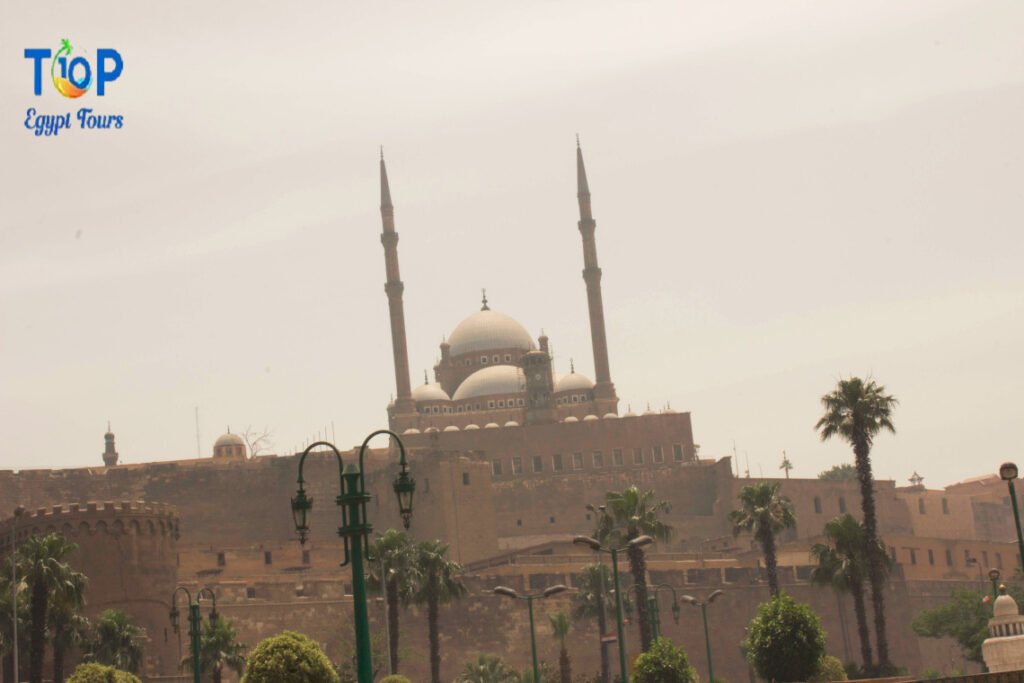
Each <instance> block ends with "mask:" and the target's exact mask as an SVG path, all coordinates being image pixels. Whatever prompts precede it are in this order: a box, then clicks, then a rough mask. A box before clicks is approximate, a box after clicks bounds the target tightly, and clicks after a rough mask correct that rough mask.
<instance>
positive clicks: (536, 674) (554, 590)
mask: <svg viewBox="0 0 1024 683" xmlns="http://www.w3.org/2000/svg"><path fill="white" fill-rule="evenodd" d="M567 590H569V589H568V588H567V587H566V586H563V585H562V584H558V585H557V586H551V587H550V588H546V589H544V591H542V592H540V593H534V594H532V595H520V594H519V593H516V592H515V591H514V590H512V589H511V588H506V587H505V586H498V587H496V588H495V589H494V591H493V592H494V594H495V595H504V596H505V597H509V598H512V599H514V600H525V601H526V605H527V607H528V608H529V611H530V652H531V653H532V654H533V680H534V683H540V665H538V664H537V633H536V630H535V629H534V626H533V601H534V600H535V599H538V598H540V599H542V600H543V599H544V598H550V597H551V596H552V595H558V594H559V593H562V592H564V591H567Z"/></svg>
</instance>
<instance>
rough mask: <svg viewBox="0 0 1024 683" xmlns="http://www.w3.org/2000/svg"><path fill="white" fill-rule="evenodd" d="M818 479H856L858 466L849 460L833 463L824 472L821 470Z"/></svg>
mask: <svg viewBox="0 0 1024 683" xmlns="http://www.w3.org/2000/svg"><path fill="white" fill-rule="evenodd" d="M818 479H823V480H825V481H856V480H857V468H856V467H854V466H853V465H851V464H850V463H848V462H844V463H843V464H842V465H833V466H832V467H830V468H828V469H827V470H825V471H824V472H819V473H818Z"/></svg>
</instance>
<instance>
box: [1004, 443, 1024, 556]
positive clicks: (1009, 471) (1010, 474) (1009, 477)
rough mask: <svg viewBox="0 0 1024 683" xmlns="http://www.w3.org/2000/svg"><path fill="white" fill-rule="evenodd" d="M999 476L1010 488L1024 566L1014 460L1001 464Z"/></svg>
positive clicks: (1019, 552) (1023, 536) (1023, 548)
mask: <svg viewBox="0 0 1024 683" xmlns="http://www.w3.org/2000/svg"><path fill="white" fill-rule="evenodd" d="M999 478H1000V479H1002V480H1003V481H1005V482H1006V485H1007V486H1008V487H1009V488H1010V504H1011V505H1013V523H1014V524H1016V525H1017V551H1018V553H1017V554H1018V556H1019V559H1020V563H1021V567H1022V568H1024V533H1021V529H1020V510H1019V509H1018V508H1017V492H1016V491H1015V490H1014V487H1013V480H1014V479H1016V478H1017V466H1016V465H1015V464H1013V463H1012V462H1004V463H1003V464H1002V465H1000V466H999Z"/></svg>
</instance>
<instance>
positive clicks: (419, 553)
mask: <svg viewBox="0 0 1024 683" xmlns="http://www.w3.org/2000/svg"><path fill="white" fill-rule="evenodd" d="M447 555H448V545H447V544H445V543H442V542H441V541H423V542H421V543H419V544H417V546H416V555H415V560H414V561H415V565H416V573H417V576H418V580H417V582H416V591H415V593H414V594H413V596H412V597H413V602H415V603H417V604H421V605H422V604H425V605H426V606H427V629H428V632H429V638H430V680H431V683H441V638H440V631H439V619H440V606H441V604H443V603H447V602H451V601H452V600H458V599H459V598H461V597H463V596H464V595H465V594H466V587H465V586H464V585H463V583H462V581H461V579H460V578H459V574H460V573H461V572H462V566H461V565H460V564H459V563H458V562H452V561H451V560H449V559H448V557H447Z"/></svg>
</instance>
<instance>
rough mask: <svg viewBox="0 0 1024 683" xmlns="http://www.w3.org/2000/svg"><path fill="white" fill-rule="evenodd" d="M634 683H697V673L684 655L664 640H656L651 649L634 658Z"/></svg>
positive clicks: (680, 649) (680, 650) (679, 649)
mask: <svg viewBox="0 0 1024 683" xmlns="http://www.w3.org/2000/svg"><path fill="white" fill-rule="evenodd" d="M633 681H634V682H635V683H697V672H696V671H694V670H693V667H692V666H690V662H689V661H688V660H687V659H686V653H685V652H683V649H682V648H681V647H675V646H674V645H673V644H672V643H671V642H669V641H668V640H667V639H666V638H658V639H657V640H655V641H654V643H652V644H651V649H650V650H648V651H647V652H645V653H643V654H642V655H640V656H639V657H637V658H636V665H635V666H634V669H633Z"/></svg>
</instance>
